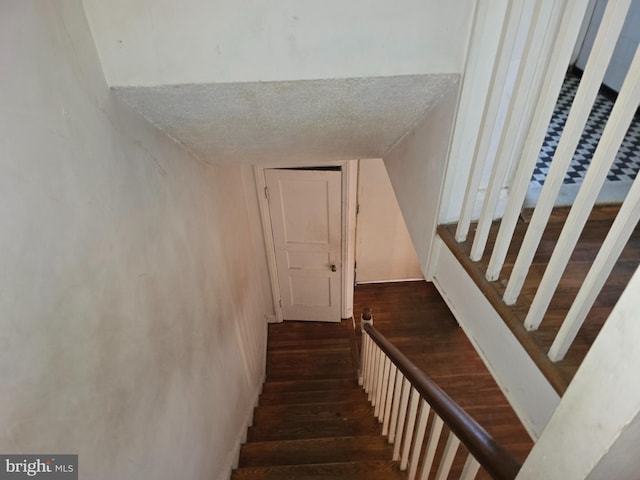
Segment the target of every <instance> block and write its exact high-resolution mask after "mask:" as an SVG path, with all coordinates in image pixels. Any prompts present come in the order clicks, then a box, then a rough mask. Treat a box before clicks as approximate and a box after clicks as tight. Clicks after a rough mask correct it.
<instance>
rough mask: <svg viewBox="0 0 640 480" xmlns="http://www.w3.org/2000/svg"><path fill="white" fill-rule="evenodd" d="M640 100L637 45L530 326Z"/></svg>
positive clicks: (534, 325)
mask: <svg viewBox="0 0 640 480" xmlns="http://www.w3.org/2000/svg"><path fill="white" fill-rule="evenodd" d="M639 103H640V48H636V53H635V56H634V58H633V62H632V63H631V67H630V69H629V72H628V74H627V76H626V78H625V80H624V83H623V85H622V88H621V89H620V93H619V95H618V99H617V100H616V103H615V105H614V107H613V110H612V111H611V115H610V116H609V120H608V122H607V125H606V127H605V129H604V132H603V133H602V138H601V139H600V142H599V143H598V147H597V148H596V151H595V153H594V154H593V159H592V161H591V164H590V166H589V170H587V174H586V176H585V178H584V181H583V183H582V186H581V187H580V191H579V192H578V195H577V197H576V199H575V202H574V204H573V207H572V208H571V211H570V212H569V216H568V217H567V220H566V221H565V224H564V227H563V228H562V233H561V234H560V238H559V239H558V243H557V244H556V246H555V248H554V250H553V254H552V255H551V259H550V260H549V263H548V265H547V268H546V270H545V272H544V276H543V277H542V280H541V282H540V286H539V287H538V290H537V292H536V295H535V298H534V299H533V302H532V304H531V307H530V308H529V311H528V312H527V317H526V319H525V323H524V324H525V327H527V328H528V329H536V328H538V326H539V325H540V323H541V322H542V319H543V317H544V314H545V313H546V311H547V308H549V304H550V303H551V298H552V297H553V294H554V293H555V291H556V288H557V287H558V284H559V283H560V279H561V278H562V274H563V272H564V270H565V268H566V266H567V263H568V262H569V258H570V257H571V253H572V252H573V249H574V248H575V246H576V244H577V243H578V239H579V238H580V234H581V233H582V229H583V228H584V225H585V224H586V223H587V220H588V218H589V214H590V213H591V210H592V208H593V205H594V204H595V202H596V199H597V197H598V193H599V192H600V189H601V188H602V185H603V183H604V181H605V180H606V178H607V174H608V173H609V169H610V168H611V165H612V164H613V161H614V160H615V157H616V154H617V152H618V149H619V148H620V145H621V144H622V141H623V140H624V137H625V135H626V132H627V129H628V128H629V125H630V124H631V121H632V120H633V117H634V115H635V112H636V108H637V107H638V104H639Z"/></svg>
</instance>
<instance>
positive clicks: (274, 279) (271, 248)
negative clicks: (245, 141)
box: [253, 165, 284, 323]
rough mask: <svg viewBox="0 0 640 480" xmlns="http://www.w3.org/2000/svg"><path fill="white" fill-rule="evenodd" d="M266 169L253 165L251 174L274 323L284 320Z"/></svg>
mask: <svg viewBox="0 0 640 480" xmlns="http://www.w3.org/2000/svg"><path fill="white" fill-rule="evenodd" d="M265 168H266V167H262V166H259V165H254V167H253V173H254V175H255V177H256V189H257V193H258V206H259V207H260V219H261V220H262V236H263V237H264V248H265V253H266V255H267V266H268V267H269V279H270V280H271V298H272V300H273V311H274V313H275V321H274V323H280V322H282V321H283V320H284V318H283V316H282V307H281V306H280V288H279V285H280V284H279V283H278V269H277V268H276V249H275V245H274V244H273V232H272V230H271V213H270V212H269V203H268V202H267V199H266V197H265V192H266V188H267V180H266V179H265V176H264V170H265Z"/></svg>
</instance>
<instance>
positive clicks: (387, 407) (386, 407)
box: [382, 363, 398, 436]
mask: <svg viewBox="0 0 640 480" xmlns="http://www.w3.org/2000/svg"><path fill="white" fill-rule="evenodd" d="M397 373H398V368H397V367H396V366H395V365H394V364H393V363H392V364H391V369H390V371H389V385H388V386H387V399H386V400H385V405H384V417H383V422H382V435H385V436H386V435H388V434H389V422H390V420H391V419H390V417H391V402H392V400H393V394H394V390H395V388H394V385H395V378H396V375H397Z"/></svg>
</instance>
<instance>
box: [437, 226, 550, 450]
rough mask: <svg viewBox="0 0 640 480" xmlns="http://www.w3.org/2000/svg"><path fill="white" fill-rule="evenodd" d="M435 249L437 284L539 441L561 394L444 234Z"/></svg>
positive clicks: (524, 423)
mask: <svg viewBox="0 0 640 480" xmlns="http://www.w3.org/2000/svg"><path fill="white" fill-rule="evenodd" d="M434 250H439V252H438V254H437V258H438V262H437V264H434V267H435V268H434V270H435V271H434V278H433V283H434V285H435V287H436V288H437V290H438V292H440V294H441V295H442V298H443V299H444V301H445V303H446V304H447V306H448V307H449V309H450V310H451V312H452V313H453V315H454V316H455V318H456V320H457V321H458V324H459V325H460V327H462V330H463V331H464V333H465V334H466V336H467V338H468V339H469V341H470V342H471V344H472V345H473V346H474V348H475V350H476V352H478V355H479V356H480V358H482V361H483V362H484V364H485V365H486V366H487V368H488V369H489V371H490V372H491V375H492V376H493V378H494V379H495V381H496V383H497V384H498V386H499V387H500V389H501V390H502V393H504V396H505V397H506V398H507V400H508V401H509V404H510V405H511V406H512V408H513V410H514V411H515V413H516V415H517V416H518V417H519V418H520V421H521V422H522V424H523V426H524V427H525V429H526V430H527V432H528V433H529V435H530V436H531V438H532V439H534V440H535V439H536V438H538V437H539V436H540V434H541V433H542V431H543V430H544V428H545V426H546V424H547V422H548V421H549V419H550V418H551V416H552V414H553V412H554V411H555V409H556V407H557V406H558V403H559V402H560V396H559V395H558V394H557V393H556V391H555V390H554V389H553V387H552V386H551V384H550V383H549V382H548V380H547V379H546V378H545V377H544V375H542V373H541V371H540V369H539V368H538V366H537V365H536V364H535V363H534V362H533V360H532V359H531V357H530V356H529V355H528V354H527V352H526V351H525V350H524V348H523V347H522V345H520V342H519V341H518V340H517V339H516V337H515V336H514V335H513V333H511V331H510V330H509V328H508V327H507V326H506V324H505V323H504V320H502V318H501V317H500V315H499V314H498V312H496V310H495V309H494V308H493V306H492V305H491V304H490V303H489V301H488V300H487V298H486V297H485V296H484V294H483V293H482V292H481V291H480V289H479V288H478V286H477V285H476V284H475V282H474V281H473V279H472V278H471V277H470V276H469V274H468V273H467V272H466V271H465V270H464V268H463V267H462V265H461V264H460V263H459V262H458V260H457V259H456V258H455V256H454V255H453V254H452V253H451V250H449V248H448V247H447V246H446V245H445V244H444V242H443V241H442V239H441V238H440V237H439V236H436V239H435V242H434Z"/></svg>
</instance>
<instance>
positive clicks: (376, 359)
mask: <svg viewBox="0 0 640 480" xmlns="http://www.w3.org/2000/svg"><path fill="white" fill-rule="evenodd" d="M381 353H382V351H381V350H380V347H378V345H377V344H376V343H375V342H373V370H372V371H371V391H370V392H369V402H371V406H372V407H375V406H376V392H377V388H378V369H379V368H380V356H381Z"/></svg>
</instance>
